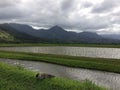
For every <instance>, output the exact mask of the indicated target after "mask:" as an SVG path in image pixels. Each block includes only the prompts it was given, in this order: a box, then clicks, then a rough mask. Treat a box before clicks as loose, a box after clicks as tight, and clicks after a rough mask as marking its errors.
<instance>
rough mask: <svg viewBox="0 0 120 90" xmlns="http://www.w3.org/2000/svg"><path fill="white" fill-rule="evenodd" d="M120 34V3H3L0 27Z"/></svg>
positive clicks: (75, 0) (87, 0) (76, 0)
mask: <svg viewBox="0 0 120 90" xmlns="http://www.w3.org/2000/svg"><path fill="white" fill-rule="evenodd" d="M5 22H16V23H25V24H29V25H34V26H37V27H45V28H49V27H51V26H54V25H59V26H61V27H63V28H64V29H68V30H73V31H78V32H79V31H93V32H98V33H107V34H109V33H120V0H0V23H5Z"/></svg>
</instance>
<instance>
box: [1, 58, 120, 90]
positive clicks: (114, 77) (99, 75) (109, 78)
mask: <svg viewBox="0 0 120 90" xmlns="http://www.w3.org/2000/svg"><path fill="white" fill-rule="evenodd" d="M0 61H2V62H6V63H9V64H12V65H16V64H19V65H22V66H24V67H25V68H26V69H30V70H34V71H37V72H44V73H48V74H54V75H56V76H61V77H66V78H71V79H74V80H85V79H89V80H91V81H93V82H95V83H96V84H97V85H101V86H106V87H111V88H113V90H120V74H116V73H109V72H101V71H94V70H87V69H80V68H69V67H65V66H60V65H55V64H48V63H43V62H35V61H21V60H10V59H0Z"/></svg>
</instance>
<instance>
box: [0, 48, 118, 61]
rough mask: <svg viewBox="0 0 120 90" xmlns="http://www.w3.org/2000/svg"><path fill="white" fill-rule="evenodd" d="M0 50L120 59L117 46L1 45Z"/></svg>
mask: <svg viewBox="0 0 120 90" xmlns="http://www.w3.org/2000/svg"><path fill="white" fill-rule="evenodd" d="M0 50H9V51H24V52H34V53H46V54H60V55H70V56H86V57H99V58H116V59H120V49H118V48H93V47H64V46H56V47H1V48H0Z"/></svg>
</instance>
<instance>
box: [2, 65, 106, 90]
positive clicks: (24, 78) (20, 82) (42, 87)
mask: <svg viewBox="0 0 120 90" xmlns="http://www.w3.org/2000/svg"><path fill="white" fill-rule="evenodd" d="M35 74H36V73H35V72H31V71H28V70H25V69H24V68H22V67H20V66H17V67H14V66H10V65H7V64H4V63H0V90H105V89H104V88H100V87H98V86H96V85H95V84H93V83H92V82H90V81H88V80H86V81H85V82H82V83H81V82H78V81H73V80H68V79H64V78H59V77H55V78H51V79H44V80H42V81H38V80H36V78H35Z"/></svg>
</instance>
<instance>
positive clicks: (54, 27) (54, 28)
mask: <svg viewBox="0 0 120 90" xmlns="http://www.w3.org/2000/svg"><path fill="white" fill-rule="evenodd" d="M49 30H52V31H56V30H57V31H65V30H64V29H63V28H61V27H60V26H58V25H55V26H53V27H51V28H50V29H49Z"/></svg>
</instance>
